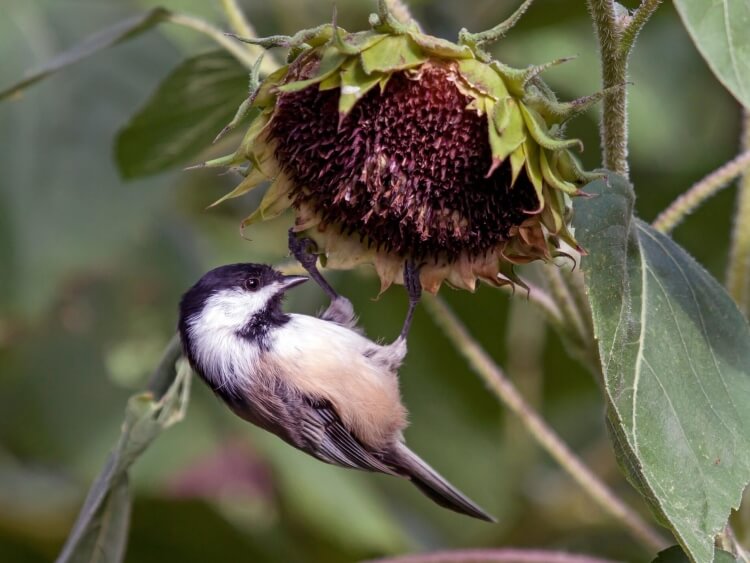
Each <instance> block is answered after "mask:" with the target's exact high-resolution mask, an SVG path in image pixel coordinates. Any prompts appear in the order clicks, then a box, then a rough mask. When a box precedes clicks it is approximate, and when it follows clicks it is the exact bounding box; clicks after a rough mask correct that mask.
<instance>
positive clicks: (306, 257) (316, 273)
mask: <svg viewBox="0 0 750 563" xmlns="http://www.w3.org/2000/svg"><path fill="white" fill-rule="evenodd" d="M317 248H318V245H317V244H316V243H315V241H314V240H312V239H311V238H307V237H305V238H299V237H298V236H297V233H295V232H294V229H293V228H292V229H289V251H290V252H291V253H292V256H294V257H295V258H296V259H297V261H298V262H299V263H300V264H302V267H303V268H304V269H305V270H306V271H307V273H308V274H310V277H311V278H312V279H313V280H315V283H317V284H318V285H319V286H320V288H321V289H322V290H323V291H324V292H325V294H326V295H327V296H328V297H329V298H330V299H331V304H330V305H329V306H328V309H326V310H325V311H324V312H323V314H322V315H321V316H320V317H321V318H322V319H324V320H327V321H333V322H336V323H339V324H342V325H344V326H354V325H355V324H356V319H355V317H354V307H353V306H352V303H351V301H349V300H348V299H347V298H346V297H344V296H343V295H339V294H338V292H337V291H336V290H335V289H333V287H332V286H331V284H330V283H328V282H327V281H326V279H325V278H324V277H323V274H321V273H320V270H318V257H317V256H316V255H315V254H314V252H315V250H317Z"/></svg>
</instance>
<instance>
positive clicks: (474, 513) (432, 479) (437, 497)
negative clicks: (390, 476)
mask: <svg viewBox="0 0 750 563" xmlns="http://www.w3.org/2000/svg"><path fill="white" fill-rule="evenodd" d="M397 453H398V465H399V469H401V470H402V471H403V472H404V473H405V474H406V476H407V477H408V478H409V479H411V481H412V482H413V483H414V484H415V485H416V486H417V487H418V488H419V490H420V491H422V492H423V493H424V494H425V495H427V496H428V497H429V498H431V499H432V500H433V501H435V502H436V503H437V504H439V505H440V506H443V507H445V508H448V509H450V510H453V511H455V512H459V513H461V514H466V515H467V516H471V517H473V518H478V519H480V520H485V521H487V522H497V520H496V519H495V518H494V517H493V516H491V515H490V514H487V513H486V512H485V511H484V510H482V509H481V508H480V507H479V506H477V505H476V504H475V503H474V502H473V501H472V500H471V499H469V498H468V497H466V496H465V495H464V494H463V493H461V491H459V490H458V489H456V488H455V487H454V486H453V485H451V484H450V483H449V482H448V481H446V480H445V479H444V478H443V477H441V476H440V475H439V474H438V472H437V471H435V470H434V469H433V468H432V467H430V466H429V465H427V463H425V461H424V460H422V459H421V458H420V457H419V456H418V455H417V454H415V453H414V452H412V451H411V450H410V449H409V448H407V447H406V446H405V445H404V444H399V446H398V452H397Z"/></svg>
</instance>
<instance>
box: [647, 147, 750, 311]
mask: <svg viewBox="0 0 750 563" xmlns="http://www.w3.org/2000/svg"><path fill="white" fill-rule="evenodd" d="M743 172H744V173H745V180H743V182H742V184H743V185H746V184H747V183H748V181H747V176H748V173H749V172H750V150H746V151H745V152H743V153H741V154H740V155H739V156H737V157H735V158H734V159H733V160H730V161H729V162H727V163H726V164H725V165H723V166H722V167H720V168H717V169H716V170H714V171H713V172H711V173H710V174H709V175H708V176H706V177H705V178H703V179H702V180H700V181H699V182H697V183H695V184H693V185H692V186H691V187H690V188H689V189H688V190H687V191H686V192H684V193H683V194H682V195H680V196H679V197H678V198H677V199H676V200H674V201H673V202H672V203H671V204H670V205H669V207H667V208H666V209H665V210H664V211H662V212H661V213H660V214H659V216H658V217H657V218H656V219H655V220H654V222H653V223H652V225H651V226H652V227H654V229H656V230H657V231H660V232H662V233H669V232H671V231H672V230H673V229H674V228H675V227H676V226H677V225H679V224H680V223H681V222H682V221H683V220H684V219H685V217H687V216H688V215H689V214H690V213H692V212H693V211H695V209H697V208H698V207H699V206H700V205H701V204H703V203H705V201H706V200H707V199H709V198H710V197H712V196H714V195H716V194H717V193H718V192H719V191H721V190H722V189H723V188H725V187H726V186H728V185H729V183H730V182H731V181H732V180H734V179H735V178H737V177H738V176H740V175H741V174H742V173H743ZM747 192H750V188H748V189H745V188H741V189H740V198H739V202H738V203H739V207H738V208H737V218H736V220H735V232H734V238H733V244H732V251H731V255H732V256H734V253H735V251H736V252H738V256H745V259H747V260H750V232H747V233H743V231H747V230H748V226H747V221H745V224H744V225H743V224H742V221H741V220H740V219H741V218H743V217H750V195H749V194H748V193H747ZM743 193H745V195H744V197H743ZM743 206H744V207H743ZM743 247H744V251H743V250H742V248H743ZM740 259H741V258H740ZM732 263H733V261H732V260H730V264H732ZM731 271H732V267H731V266H730V272H731ZM733 276H734V274H730V275H729V276H728V278H727V287H733V283H734V281H735V279H736V278H734V277H733ZM730 279H731V281H732V283H730ZM730 293H732V292H731V291H730ZM732 295H734V296H735V297H736V295H737V294H735V293H732Z"/></svg>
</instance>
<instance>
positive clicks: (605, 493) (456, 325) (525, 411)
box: [424, 297, 668, 550]
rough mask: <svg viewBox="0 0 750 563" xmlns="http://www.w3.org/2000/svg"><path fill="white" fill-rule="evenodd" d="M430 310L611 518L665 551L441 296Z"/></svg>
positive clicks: (650, 546) (431, 300) (662, 543)
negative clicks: (551, 424) (522, 393)
mask: <svg viewBox="0 0 750 563" xmlns="http://www.w3.org/2000/svg"><path fill="white" fill-rule="evenodd" d="M424 304H425V306H426V308H427V310H428V311H429V312H430V313H431V315H432V316H433V318H434V320H435V322H436V323H437V324H438V325H439V326H440V327H441V328H442V329H443V330H444V332H445V334H446V336H447V337H448V338H449V339H450V340H451V341H452V343H453V344H454V346H455V347H456V349H457V350H458V351H459V352H461V354H463V356H464V357H465V358H466V359H467V360H468V361H469V364H470V365H471V367H472V368H473V369H474V371H476V372H477V374H478V375H479V376H480V377H481V378H482V379H483V380H484V381H485V383H486V384H487V385H488V386H489V388H490V389H491V390H492V391H493V392H494V393H495V394H496V395H497V397H498V398H499V399H500V401H502V403H503V404H504V405H505V406H507V407H508V408H509V409H510V410H511V411H513V412H514V413H515V414H516V416H518V417H519V419H520V420H521V422H522V423H523V424H524V426H525V427H526V429H527V430H528V431H529V433H530V434H531V435H532V436H533V438H534V439H535V440H536V441H537V442H538V443H539V445H541V446H542V447H543V448H544V449H545V450H546V451H547V453H549V454H550V455H551V456H552V457H553V458H554V459H555V460H556V461H557V462H558V463H559V464H560V465H561V466H562V468H563V469H564V470H565V471H566V472H567V473H568V474H569V475H570V476H571V477H572V478H573V479H574V480H575V481H576V482H577V483H578V484H579V485H580V486H581V487H582V488H583V489H584V490H585V491H586V492H587V493H588V494H589V495H590V496H591V498H592V499H593V500H594V501H595V502H596V503H597V504H598V505H599V506H600V507H601V508H602V509H603V510H604V511H606V512H607V513H608V514H609V515H611V516H612V517H613V518H615V519H616V520H618V521H619V522H620V523H621V524H623V525H624V526H625V527H626V528H627V529H628V531H630V533H631V534H632V535H633V537H635V538H637V539H638V541H639V542H641V543H642V544H643V545H644V546H646V547H647V548H648V549H655V550H661V549H663V548H664V547H666V546H667V545H668V544H667V543H666V542H665V540H664V538H662V537H661V536H660V535H659V534H658V533H657V532H656V531H654V530H653V529H652V528H651V527H650V526H649V525H648V524H647V523H646V522H645V521H644V520H643V519H642V518H641V516H640V515H639V514H638V513H636V512H635V511H634V510H633V509H632V508H630V507H629V506H627V505H626V504H625V503H624V502H623V501H622V500H620V499H619V498H618V497H617V496H616V495H615V494H614V493H613V492H612V491H611V490H610V489H609V488H608V487H607V485H605V484H604V483H603V482H602V481H601V480H600V479H599V478H598V477H597V476H596V475H594V473H592V471H591V470H590V469H589V468H588V467H586V465H585V464H584V463H583V462H582V461H581V460H580V459H579V458H578V457H576V455H575V453H573V451H572V450H571V449H570V448H568V446H567V445H566V444H565V443H564V442H563V441H562V439H561V438H560V437H559V436H558V435H557V434H556V433H555V432H554V430H552V429H551V428H550V427H549V426H547V424H546V423H545V422H544V420H543V419H542V418H541V417H540V416H539V414H538V413H537V412H536V411H534V409H532V408H531V407H530V406H529V405H528V403H527V402H526V401H525V400H524V398H523V397H522V396H521V394H520V393H519V392H518V390H517V389H516V388H515V386H514V385H513V383H512V382H511V381H510V380H509V379H508V378H507V377H506V375H505V374H504V373H503V371H502V370H501V369H500V367H499V366H498V365H497V364H495V362H493V360H492V358H490V357H489V355H488V354H487V352H485V351H484V349H482V347H481V346H480V345H479V344H478V343H477V342H476V340H474V339H473V338H472V336H471V335H470V334H469V332H468V331H467V329H466V327H465V326H464V325H463V324H462V323H461V321H460V320H459V319H458V317H456V316H455V314H454V313H453V312H452V311H451V310H450V308H449V307H448V306H447V305H446V304H445V303H444V302H443V301H442V300H441V299H440V298H438V297H427V298H425V299H424Z"/></svg>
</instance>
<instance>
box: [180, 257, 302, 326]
mask: <svg viewBox="0 0 750 563" xmlns="http://www.w3.org/2000/svg"><path fill="white" fill-rule="evenodd" d="M307 280H308V278H307V277H305V276H287V275H284V274H282V273H281V272H279V271H277V270H274V269H273V268H271V267H270V266H267V265H265V264H228V265H226V266H220V267H218V268H215V269H213V270H211V271H210V272H208V273H206V274H205V275H204V276H203V277H202V278H201V279H200V280H198V282H197V283H196V284H195V285H194V286H193V287H191V288H190V289H189V290H188V291H187V292H186V293H185V295H183V297H182V300H181V301H180V332H182V333H183V337H184V336H185V332H186V331H187V330H188V329H189V328H190V329H193V330H195V329H199V330H212V331H221V330H226V331H234V332H242V331H243V330H244V329H245V328H246V327H248V326H249V325H253V324H259V323H262V322H270V323H272V322H274V319H276V320H278V319H279V318H280V317H279V315H283V313H282V312H281V301H282V298H283V296H284V292H286V290H288V289H290V288H292V287H294V286H296V285H299V284H301V283H303V282H305V281H307Z"/></svg>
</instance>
